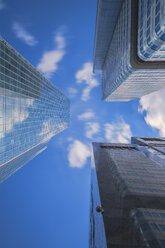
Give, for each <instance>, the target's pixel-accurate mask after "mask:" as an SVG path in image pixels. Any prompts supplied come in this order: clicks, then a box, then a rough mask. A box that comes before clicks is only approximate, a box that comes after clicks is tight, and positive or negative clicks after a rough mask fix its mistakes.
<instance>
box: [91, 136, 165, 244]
mask: <svg viewBox="0 0 165 248" xmlns="http://www.w3.org/2000/svg"><path fill="white" fill-rule="evenodd" d="M134 139H138V138H134ZM140 139H142V138H140ZM144 139H146V140H147V141H146V142H148V143H149V142H151V143H153V142H157V143H161V142H162V143H164V141H165V140H164V139H163V138H160V139H154V138H153V139H152V138H151V139H150V140H149V138H148V139H147V138H144ZM132 140H133V139H132ZM134 143H135V142H134ZM141 147H146V149H147V147H148V148H151V147H150V146H149V145H148V144H145V145H142V144H140V145H139V144H108V143H93V154H94V159H93V161H94V166H93V163H92V171H93V172H92V178H91V184H92V191H91V195H92V196H91V199H92V202H93V203H92V205H93V206H94V207H93V208H92V211H91V219H93V222H94V223H96V222H95V220H96V219H97V218H98V217H97V216H98V215H99V214H100V218H103V222H104V227H105V236H106V241H107V246H106V247H108V248H109V247H112V248H113V247H114V248H116V247H118V248H119V247H120V248H121V247H127V248H128V247H130V248H132V247H137V248H139V247H154V246H147V245H146V244H145V243H144V244H143V242H142V243H141V245H142V246H139V244H140V243H139V242H137V240H136V239H135V238H133V237H134V236H136V234H137V235H138V231H136V232H137V233H136V232H135V233H133V225H134V224H132V217H130V214H131V211H132V210H136V209H137V208H144V209H156V211H159V210H161V211H165V166H163V165H162V164H161V163H159V162H157V160H156V157H155V159H152V158H151V157H150V156H147V155H146V153H145V152H144V151H143V150H142V149H141ZM94 173H95V174H96V176H94ZM97 187H98V188H99V196H100V202H99V201H98V200H97V197H95V194H94V193H93V192H94V189H95V190H96V188H97ZM97 205H99V206H100V207H101V208H102V209H103V212H102V213H98V212H97ZM99 228H100V233H102V231H103V229H102V226H101V225H98V224H97V228H96V227H95V229H96V230H97V240H99V238H100V237H101V236H100V235H102V234H100V233H99V231H98V230H99ZM95 235H96V233H95ZM139 235H140V234H139ZM163 235H164V236H163V237H164V239H165V233H164V234H163ZM91 237H92V236H91ZM100 239H101V238H100ZM155 239H156V238H155ZM95 240H96V236H95ZM142 240H143V238H142ZM92 242H93V241H91V244H93V246H90V247H92V248H95V247H98V248H101V247H102V246H101V245H100V243H99V242H98V243H97V244H96V245H95V246H94V242H93V243H92ZM158 243H159V242H158ZM143 245H144V246H143ZM155 247H164V246H155Z"/></svg>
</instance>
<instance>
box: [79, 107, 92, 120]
mask: <svg viewBox="0 0 165 248" xmlns="http://www.w3.org/2000/svg"><path fill="white" fill-rule="evenodd" d="M94 117H95V113H94V112H93V111H92V110H91V109H88V110H87V111H86V112H84V113H82V114H81V115H78V116H77V118H78V120H80V121H85V120H89V119H92V118H94Z"/></svg>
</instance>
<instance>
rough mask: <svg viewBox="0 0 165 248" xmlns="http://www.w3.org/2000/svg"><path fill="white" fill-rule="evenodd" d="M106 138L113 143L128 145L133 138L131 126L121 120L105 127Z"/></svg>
mask: <svg viewBox="0 0 165 248" xmlns="http://www.w3.org/2000/svg"><path fill="white" fill-rule="evenodd" d="M104 131H105V138H106V139H107V141H109V142H112V143H128V142H129V139H130V137H131V136H132V133H131V128H130V125H128V124H127V123H125V122H124V120H121V121H120V122H115V123H106V124H105V125H104Z"/></svg>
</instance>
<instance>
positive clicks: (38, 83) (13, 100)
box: [0, 38, 69, 182]
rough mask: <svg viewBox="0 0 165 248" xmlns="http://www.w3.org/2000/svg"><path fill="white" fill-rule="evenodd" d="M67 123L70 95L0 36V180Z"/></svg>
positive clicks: (38, 149)
mask: <svg viewBox="0 0 165 248" xmlns="http://www.w3.org/2000/svg"><path fill="white" fill-rule="evenodd" d="M68 125H69V100H68V98H67V97H66V96H65V95H64V94H63V93H62V92H61V91H60V90H58V89H57V88H56V87H55V86H54V85H53V84H52V83H51V82H50V81H48V80H47V79H46V78H45V77H44V76H42V75H41V74H40V73H39V72H38V71H37V70H36V69H35V68H34V67H33V66H32V65H31V64H30V63H29V62H27V61H26V60H25V59H24V58H23V57H22V56H21V55H20V54H18V53H17V52H16V51H15V50H14V49H13V48H12V47H11V46H10V45H9V44H7V42H5V41H4V40H3V39H2V38H0V182H3V181H4V180H5V179H6V178H8V177H9V176H10V175H12V174H13V173H14V172H15V171H16V170H18V169H19V168H20V167H22V166H23V165H24V164H26V163H27V162H28V161H29V160H31V159H32V158H33V157H35V156H36V155H37V154H38V153H40V152H41V151H42V150H44V149H45V148H46V146H47V143H48V141H49V140H50V139H51V138H52V137H53V136H54V135H56V134H57V133H59V132H61V131H63V130H64V129H66V128H67V127H68Z"/></svg>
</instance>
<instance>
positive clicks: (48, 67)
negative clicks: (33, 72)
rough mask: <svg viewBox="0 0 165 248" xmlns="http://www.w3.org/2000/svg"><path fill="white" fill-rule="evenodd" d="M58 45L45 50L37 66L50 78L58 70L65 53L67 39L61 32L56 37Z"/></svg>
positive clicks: (55, 40)
mask: <svg viewBox="0 0 165 248" xmlns="http://www.w3.org/2000/svg"><path fill="white" fill-rule="evenodd" d="M54 42H55V44H56V47H55V48H54V49H53V50H50V51H46V52H44V54H43V56H42V58H41V60H40V62H39V64H38V65H37V68H38V69H39V70H40V71H41V72H42V73H43V74H44V75H45V76H46V77H48V78H50V77H51V76H52V74H53V73H54V72H55V71H57V69H58V63H59V62H60V61H61V60H62V58H63V56H64V54H65V50H64V48H65V39H64V37H63V35H62V34H61V33H58V34H57V35H56V36H55V37H54Z"/></svg>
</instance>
